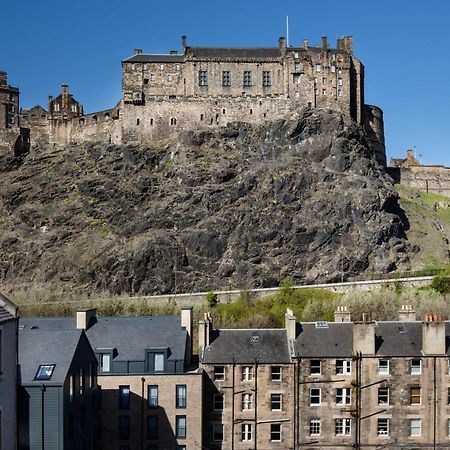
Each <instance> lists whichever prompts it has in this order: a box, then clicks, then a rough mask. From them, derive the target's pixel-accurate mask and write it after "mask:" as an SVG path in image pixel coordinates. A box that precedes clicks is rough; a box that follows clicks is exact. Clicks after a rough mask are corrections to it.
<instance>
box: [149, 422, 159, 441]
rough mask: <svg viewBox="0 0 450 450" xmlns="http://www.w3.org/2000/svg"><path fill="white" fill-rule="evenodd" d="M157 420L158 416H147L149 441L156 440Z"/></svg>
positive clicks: (157, 432) (157, 431)
mask: <svg viewBox="0 0 450 450" xmlns="http://www.w3.org/2000/svg"><path fill="white" fill-rule="evenodd" d="M158 434H159V420H158V416H147V437H148V438H149V439H158Z"/></svg>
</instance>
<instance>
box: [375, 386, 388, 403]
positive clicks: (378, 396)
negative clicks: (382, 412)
mask: <svg viewBox="0 0 450 450" xmlns="http://www.w3.org/2000/svg"><path fill="white" fill-rule="evenodd" d="M380 389H386V390H387V401H380ZM382 396H383V397H384V396H385V394H382ZM377 400H378V404H379V405H389V402H390V390H389V387H387V386H380V387H379V388H378V395H377Z"/></svg>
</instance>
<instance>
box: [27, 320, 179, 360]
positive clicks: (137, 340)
mask: <svg viewBox="0 0 450 450" xmlns="http://www.w3.org/2000/svg"><path fill="white" fill-rule="evenodd" d="M20 325H21V326H25V330H30V329H31V327H33V326H36V327H39V330H42V331H46V330H48V331H50V330H59V331H61V330H75V329H76V319H75V318H74V317H31V318H30V317H25V318H21V319H20ZM86 335H87V337H88V338H89V342H90V343H91V346H92V348H93V349H94V351H95V350H96V349H110V348H117V352H118V355H117V357H116V358H114V360H115V361H142V360H144V358H145V349H148V348H150V347H168V348H169V349H170V352H171V354H170V357H169V358H168V359H169V360H184V356H185V350H186V338H187V332H186V330H184V329H182V328H181V319H180V317H177V316H145V317H103V316H97V322H96V323H95V324H94V325H92V326H91V327H90V328H89V329H88V330H86Z"/></svg>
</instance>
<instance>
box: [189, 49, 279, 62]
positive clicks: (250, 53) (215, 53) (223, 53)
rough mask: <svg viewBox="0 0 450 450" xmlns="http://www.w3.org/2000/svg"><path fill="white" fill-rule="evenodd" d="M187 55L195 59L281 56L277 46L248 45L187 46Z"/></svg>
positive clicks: (271, 57)
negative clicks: (237, 46) (241, 46)
mask: <svg viewBox="0 0 450 450" xmlns="http://www.w3.org/2000/svg"><path fill="white" fill-rule="evenodd" d="M187 53H188V54H189V56H191V57H193V58H197V59H203V58H205V59H231V60H232V59H265V58H270V59H276V58H281V50H280V48H279V47H267V48H263V47H253V48H252V47H249V48H230V47H224V48H221V47H189V48H188V50H187Z"/></svg>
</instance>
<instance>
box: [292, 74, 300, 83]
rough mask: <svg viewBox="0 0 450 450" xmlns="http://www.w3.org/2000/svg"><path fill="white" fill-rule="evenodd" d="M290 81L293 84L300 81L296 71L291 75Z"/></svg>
mask: <svg viewBox="0 0 450 450" xmlns="http://www.w3.org/2000/svg"><path fill="white" fill-rule="evenodd" d="M292 82H293V83H295V84H298V83H300V75H299V74H298V73H294V75H293V76H292Z"/></svg>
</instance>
